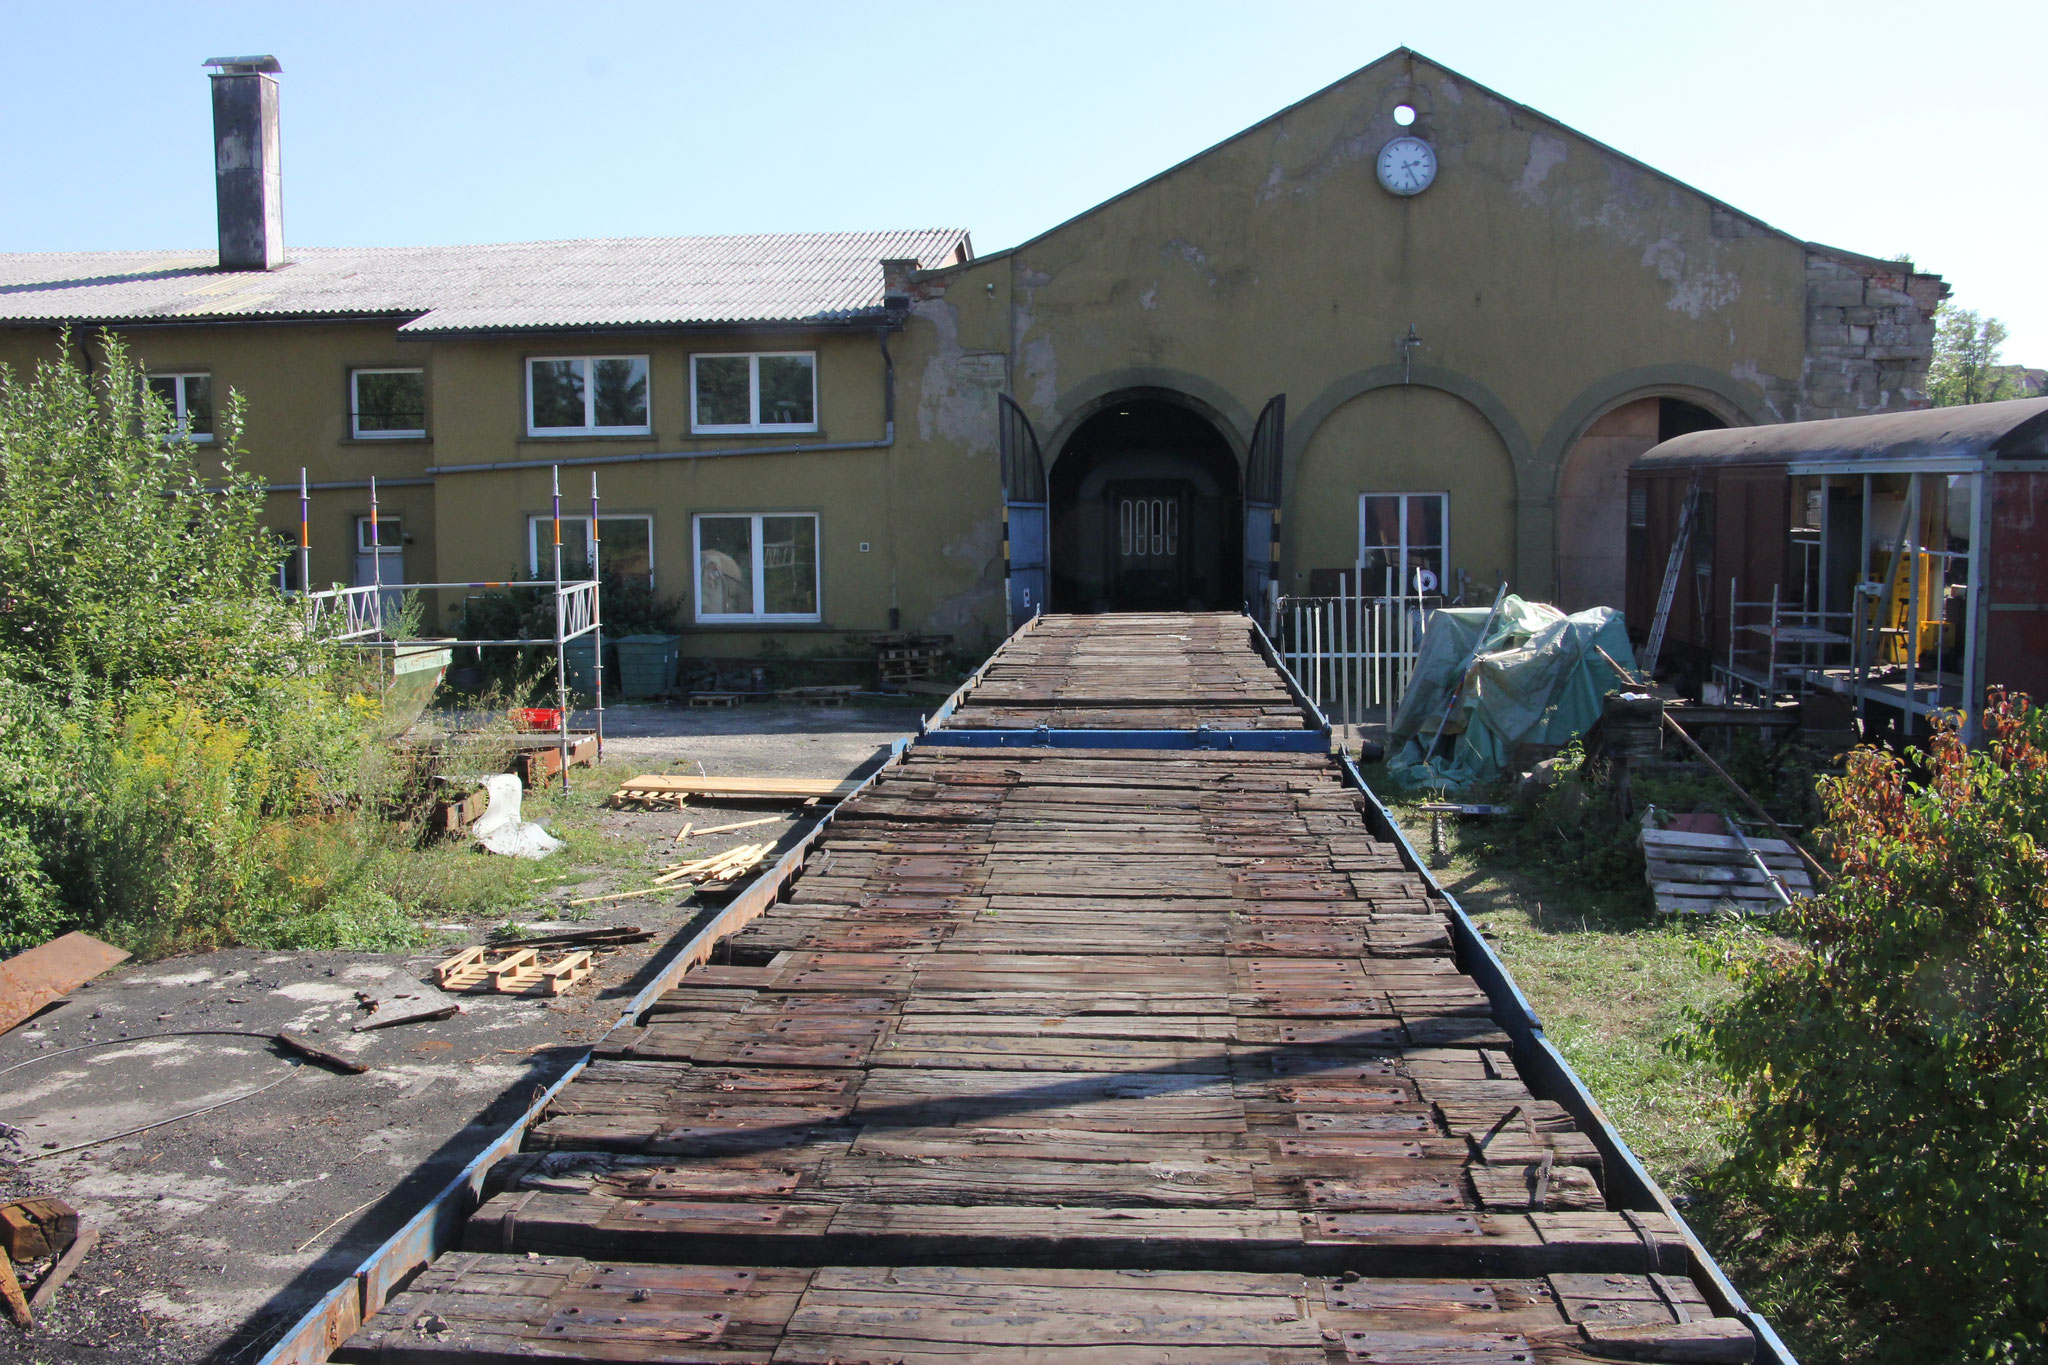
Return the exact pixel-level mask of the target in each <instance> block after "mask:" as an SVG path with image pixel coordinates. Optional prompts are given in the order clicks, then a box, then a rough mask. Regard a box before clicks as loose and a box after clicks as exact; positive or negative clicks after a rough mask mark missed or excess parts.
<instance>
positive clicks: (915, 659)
mask: <svg viewBox="0 0 2048 1365" xmlns="http://www.w3.org/2000/svg"><path fill="white" fill-rule="evenodd" d="M873 643H874V646H875V666H876V669H877V671H878V672H879V674H880V676H881V681H882V684H883V685H884V686H890V685H892V684H893V685H900V684H902V683H908V682H923V681H925V680H927V679H930V678H934V677H936V676H938V672H939V662H940V660H942V659H943V658H945V655H946V649H947V647H948V646H950V645H951V644H952V643H953V637H952V636H950V635H877V636H875V637H873Z"/></svg>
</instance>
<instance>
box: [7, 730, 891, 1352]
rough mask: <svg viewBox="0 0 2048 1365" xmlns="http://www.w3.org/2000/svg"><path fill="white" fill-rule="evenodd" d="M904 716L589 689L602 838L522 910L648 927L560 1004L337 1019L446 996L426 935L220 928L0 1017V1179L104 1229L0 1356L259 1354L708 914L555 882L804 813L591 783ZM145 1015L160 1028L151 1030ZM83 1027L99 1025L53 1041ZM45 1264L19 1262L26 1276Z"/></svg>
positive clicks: (714, 765)
mask: <svg viewBox="0 0 2048 1365" xmlns="http://www.w3.org/2000/svg"><path fill="white" fill-rule="evenodd" d="M917 714H918V713H917V710H916V709H915V708H912V707H905V706H893V705H881V706H859V705H849V706H845V707H839V708H820V707H810V706H797V705H788V704H781V703H765V704H749V705H745V706H740V707H735V708H731V709H689V710H683V709H677V708H671V707H662V706H621V707H615V708H611V709H609V710H607V712H606V729H607V732H608V736H609V739H608V742H607V745H606V762H605V764H604V766H603V767H602V768H601V769H599V770H597V771H596V772H591V771H589V770H583V769H579V770H576V771H574V772H573V773H572V774H571V776H572V781H573V783H574V785H575V788H576V793H575V794H574V795H573V796H572V797H571V798H570V800H571V803H572V805H573V806H574V807H575V808H576V809H577V811H578V816H577V818H579V819H582V820H585V821H587V822H590V823H594V825H595V827H596V829H597V830H598V831H599V832H600V834H601V836H602V837H603V838H604V839H605V840H606V841H607V845H610V841H612V840H616V841H617V843H616V846H611V847H607V849H606V853H607V856H605V857H603V858H599V859H594V860H586V861H585V863H584V864H583V865H582V866H581V867H580V868H578V869H577V871H578V873H579V874H581V875H578V876H577V877H576V878H575V879H574V880H573V881H572V882H570V883H568V884H566V885H563V886H559V887H555V888H552V889H550V890H549V891H547V892H546V893H545V899H543V900H541V901H539V902H538V903H537V904H536V905H535V906H534V908H533V910H532V912H531V916H530V920H523V921H522V922H534V923H541V924H552V923H557V922H564V917H567V916H571V915H576V914H578V913H583V914H586V915H588V916H589V917H588V918H587V919H585V920H583V921H582V923H583V924H585V925H586V926H587V925H599V924H636V925H640V926H643V927H646V928H650V929H653V930H654V931H655V937H654V938H653V940H651V941H650V942H648V943H644V944H639V945H634V946H632V947H629V948H625V949H622V950H619V951H617V952H614V953H611V954H607V955H605V956H604V957H603V958H601V959H600V961H599V966H598V971H597V972H596V974H595V975H594V976H593V977H592V978H591V980H589V981H587V982H585V983H583V984H582V985H580V986H578V987H577V988H575V989H574V990H572V991H570V992H569V993H568V994H566V995H564V996H562V997H561V998H559V999H554V1000H543V999H528V998H520V997H506V996H465V997H462V1003H463V1006H464V1013H463V1014H461V1015H458V1016H456V1017H455V1018H453V1019H449V1020H445V1021H441V1022H436V1023H429V1024H415V1025H406V1026H403V1027H400V1028H395V1029H389V1030H380V1031H376V1032H371V1033H360V1034H359V1033H353V1032H351V1029H352V1026H353V1025H354V1024H355V1023H356V1022H360V1021H361V1020H363V1019H365V1018H368V1017H371V1016H370V1013H369V1011H368V1009H367V1004H366V1002H368V1001H376V1002H378V1010H379V1012H381V1013H383V1014H384V1015H385V1016H386V1017H392V1016H395V1015H399V1014H404V1013H409V1012H412V1011H413V1010H416V1009H420V1008H424V1007H427V1006H429V1005H433V1004H439V1003H444V1002H445V1000H446V999H447V997H444V996H442V995H441V993H440V992H439V991H438V990H437V989H436V988H435V987H433V986H432V985H431V984H429V982H430V976H429V972H430V969H431V968H432V966H433V964H434V962H436V961H438V960H439V959H440V958H441V957H442V956H444V955H445V953H446V951H447V950H446V949H441V950H436V951H424V952H421V953H419V954H417V955H411V956H406V955H395V954H375V953H332V952H323V953H283V952H271V951H259V950H249V949H237V950H230V951H225V952H218V953H210V954H205V955H201V956H194V957H185V958H174V959H167V960H164V961H159V962H153V963H148V964H144V965H141V966H128V967H124V968H122V969H119V970H117V971H115V972H113V973H110V974H109V975H107V976H104V977H102V978H101V979H100V980H98V981H96V982H93V983H91V984H89V985H88V986H85V987H83V988H81V989H80V990H78V991H76V992H74V993H73V995H72V996H71V998H70V999H69V1000H68V1001H67V1002H65V1003H64V1004H62V1005H60V1006H58V1007H55V1008H53V1009H51V1010H49V1011H46V1012H45V1013H44V1014H42V1015H40V1016H39V1017H37V1018H36V1019H34V1020H32V1021H30V1022H29V1023H27V1024H24V1025H23V1026H21V1027H20V1028H17V1029H15V1030H14V1031H13V1032H11V1033H9V1034H7V1035H6V1036H5V1037H0V1067H6V1066H11V1065H14V1064H16V1063H20V1062H24V1061H29V1060H30V1059H32V1058H41V1059H42V1060H39V1061H36V1062H35V1063H34V1064H32V1065H29V1066H25V1067H23V1068H22V1069H21V1070H18V1071H15V1072H13V1073H11V1074H9V1075H6V1076H4V1077H0V1120H4V1121H5V1122H6V1123H7V1124H9V1125H11V1127H12V1130H13V1133H14V1135H13V1136H6V1135H5V1134H6V1133H7V1131H8V1130H0V1163H4V1164H0V1199H16V1198H23V1197H27V1196H30V1195H55V1196H58V1197H60V1198H63V1199H66V1200H68V1201H70V1202H71V1203H72V1204H73V1205H74V1206H75V1207H76V1208H77V1209H78V1210H79V1212H80V1214H81V1215H82V1217H83V1219H84V1220H85V1221H86V1222H88V1223H90V1224H92V1225H95V1226H97V1227H99V1228H100V1229H101V1241H100V1244H99V1246H98V1247H97V1248H96V1249H95V1250H94V1251H93V1252H92V1254H91V1255H90V1256H88V1257H87V1258H86V1260H85V1262H84V1264H83V1265H82V1266H81V1267H80V1269H79V1271H78V1273H77V1274H76V1275H75V1276H74V1277H73V1278H72V1279H71V1280H70V1281H69V1282H68V1283H67V1284H66V1285H65V1287H64V1288H63V1289H62V1290H61V1291H60V1292H59V1294H58V1295H57V1297H56V1299H55V1301H54V1302H53V1303H52V1304H51V1305H50V1307H49V1309H48V1311H47V1312H46V1313H45V1314H44V1315H43V1317H42V1319H41V1321H40V1322H39V1323H38V1325H37V1327H36V1329H35V1330H34V1331H33V1332H31V1333H22V1332H18V1331H16V1330H14V1329H13V1328H11V1327H8V1326H5V1325H0V1362H13V1361H35V1362H53V1363H54V1362H94V1363H95V1365H129V1363H130V1362H133V1363H134V1365H142V1363H143V1362H152V1363H154V1362H165V1363H166V1365H182V1363H183V1362H199V1361H210V1362H219V1363H220V1365H244V1363H245V1362H248V1361H253V1360H255V1359H256V1358H258V1357H259V1356H260V1355H261V1354H262V1352H263V1350H264V1349H265V1348H266V1347H267V1346H268V1344H269V1342H270V1340H271V1339H273V1338H274V1336H275V1334H276V1332H277V1331H279V1330H281V1329H282V1328H283V1327H284V1326H287V1325H289V1324H290V1323H291V1322H292V1321H295V1320H296V1319H297V1318H298V1317H299V1316H300V1315H301V1314H302V1313H303V1312H304V1311H305V1309H306V1308H307V1307H308V1306H309V1305H310V1304H311V1303H312V1301H313V1300H314V1299H316V1298H318V1297H319V1296H320V1295H321V1294H322V1293H324V1292H326V1291H327V1290H328V1289H329V1288H331V1287H332V1286H333V1285H335V1284H336V1283H338V1282H340V1280H341V1279H342V1278H344V1277H345V1276H346V1275H347V1274H348V1273H349V1272H350V1271H352V1270H353V1269H354V1268H355V1267H356V1266H357V1265H358V1264H360V1263H361V1261H362V1260H363V1258H364V1257H365V1256H366V1255H368V1254H369V1253H370V1252H371V1251H373V1250H374V1249H375V1248H376V1247H377V1245H378V1244H380V1243H381V1242H382V1241H383V1240H384V1239H385V1238H387V1237H388V1236H390V1234H391V1233H392V1232H394V1231H396V1230H397V1228H398V1227H399V1226H400V1225H401V1224H403V1223H404V1222H405V1220H406V1219H407V1218H409V1217H411V1216H412V1214H414V1213H415V1212H417V1211H418V1210H419V1209H420V1208H421V1207H422V1206H423V1205H424V1204H425V1203H426V1201H427V1200H428V1199H430V1198H431V1197H432V1196H433V1195H434V1194H435V1193H436V1192H438V1191H439V1190H440V1189H441V1188H442V1187H443V1186H445V1185H446V1184H447V1183H448V1181H449V1180H450V1179H452V1178H453V1177H454V1175H455V1173H456V1172H458V1171H459V1170H460V1169H461V1168H462V1167H463V1166H464V1165H465V1164H467V1162H468V1161H469V1160H470V1159H471V1158H472V1157H473V1156H474V1155H475V1154H476V1153H477V1152H478V1151H479V1150H481V1149H482V1148H483V1147H484V1146H485V1145H487V1144H488V1143H489V1141H490V1140H491V1139H492V1138H493V1137H495V1136H496V1135H497V1134H498V1133H499V1132H501V1131H503V1129H504V1127H505V1126H506V1125H507V1124H508V1123H510V1122H511V1121H512V1119H513V1118H514V1117H516V1116H517V1114H518V1113H519V1112H520V1111H521V1110H522V1109H524V1108H525V1107H526V1105H527V1104H529V1103H530V1102H531V1100H532V1098H533V1096H534V1094H535V1093H536V1092H537V1091H538V1090H540V1089H543V1088H545V1087H546V1086H547V1085H548V1084H549V1083H550V1082H551V1081H552V1080H554V1079H555V1078H556V1077H558V1076H560V1075H561V1073H562V1072H563V1071H564V1070H565V1069H566V1068H567V1067H568V1066H569V1065H571V1064H572V1063H573V1061H574V1060H575V1059H576V1057H578V1056H579V1055H581V1051H582V1049H583V1048H584V1047H586V1046H588V1045H589V1044H590V1043H592V1042H593V1041H595V1040H596V1039H597V1038H599V1037H601V1036H602V1035H603V1034H604V1033H605V1032H606V1031H607V1030H608V1029H609V1028H610V1027H611V1026H612V1024H613V1023H614V1022H615V1021H616V1020H617V1018H618V1016H619V1013H620V1010H621V1008H622V1007H623V1004H624V1002H625V1000H627V999H628V998H630V996H631V995H632V994H633V993H634V992H635V991H637V990H638V988H639V986H640V984H641V983H642V982H644V981H645V980H646V979H647V978H648V976H649V975H650V974H651V972H652V971H653V970H654V967H655V965H656V963H657V962H658V961H659V960H660V959H661V958H662V957H665V956H666V953H667V951H668V950H669V949H671V948H673V947H674V946H676V945H678V944H679V943H681V942H683V941H685V940H686V939H687V938H688V937H689V935H690V934H691V933H692V932H693V927H694V925H695V924H696V923H697V922H698V921H699V920H700V919H701V918H702V917H703V916H704V914H705V913H706V907H704V906H703V905H701V904H699V903H696V902H694V901H692V900H690V899H689V898H688V897H686V896H684V895H682V894H681V893H680V892H672V893H669V894H667V895H665V896H663V897H661V898H658V899H646V900H627V901H621V902H615V903H608V904H602V905H597V906H592V907H588V908H587V910H583V911H580V912H579V910H578V909H577V908H575V907H569V906H567V905H566V904H565V902H566V901H568V900H570V899H573V898H576V897H579V896H588V895H594V894H600V893H602V892H604V891H608V890H611V889H615V888H616V889H627V888H631V887H634V886H636V885H639V884H641V883H642V879H643V878H644V875H645V871H646V870H647V869H651V868H653V867H655V866H658V865H660V864H661V863H663V862H665V861H672V860H673V855H672V848H673V840H674V836H675V833H676V831H677V830H679V829H680V828H681V827H682V825H683V823H684V822H685V821H686V820H688V821H693V822H695V823H696V824H697V825H699V826H700V827H702V826H710V825H715V824H722V823H725V822H727V821H732V820H744V819H748V818H750V817H753V816H758V815H766V814H778V815H784V816H785V817H786V818H784V819H782V820H781V821H779V822H778V823H776V824H773V825H763V826H760V827H758V828H757V829H748V830H742V831H736V832H734V833H733V834H732V835H729V836H723V837H720V838H717V839H714V840H713V841H711V842H709V843H707V844H704V845H701V846H700V845H698V844H696V843H694V842H693V843H692V844H691V846H690V847H691V852H692V853H697V852H698V851H699V849H700V847H701V849H702V851H703V852H706V853H710V852H717V851H719V850H721V849H723V848H727V847H731V846H733V845H734V844H737V843H742V842H759V841H762V840H766V839H769V838H775V839H776V840H778V851H779V849H780V848H781V847H786V846H787V845H788V844H789V843H791V842H794V840H795V839H796V838H798V837H800V835H801V833H802V831H803V830H804V829H805V828H808V826H809V825H810V824H811V823H813V822H814V820H815V814H814V813H813V814H809V815H803V816H800V817H799V816H791V815H789V814H788V812H787V811H786V810H784V809H781V808H774V807H763V806H740V805H717V806H712V805H704V806H693V807H692V808H691V810H690V811H689V812H687V813H678V812H660V813H642V812H633V811H612V810H601V811H600V810H599V809H598V803H599V802H600V801H601V799H602V797H603V795H604V793H606V792H608V791H609V790H610V789H611V787H612V786H613V785H615V784H616V783H618V782H619V781H622V780H623V779H625V778H628V777H631V776H633V775H635V774H636V773H642V772H672V773H673V772H685V771H691V772H693V771H695V770H696V766H697V764H699V763H701V764H703V767H704V771H705V772H707V773H709V774H711V775H713V776H806V777H830V778H841V777H845V776H848V775H850V774H854V773H864V772H866V771H868V770H871V769H872V768H873V767H874V766H877V765H878V764H879V763H880V762H881V761H882V760H883V759H884V758H886V756H887V754H888V751H889V746H890V743H891V741H892V740H894V739H895V738H897V737H899V736H901V735H903V734H904V733H906V732H909V731H912V730H915V728H916V723H917ZM584 719H587V718H584ZM558 856H559V855H558ZM547 866H548V864H545V863H541V864H536V867H537V868H546V867H547ZM593 912H594V913H593ZM486 928H488V926H486V925H481V924H477V925H468V926H462V934H461V941H467V942H475V941H479V939H480V937H481V934H482V932H483V931H484V930H485V929H486ZM281 1028H289V1029H293V1030H295V1031H299V1032H302V1033H305V1034H307V1035H308V1036H309V1037H312V1038H313V1039H314V1040H315V1041H317V1042H320V1043H321V1044H322V1045H323V1046H328V1047H331V1048H333V1049H334V1050H335V1051H338V1052H342V1053H345V1054H348V1055H350V1056H352V1057H355V1058H357V1059H358V1060H361V1061H364V1062H367V1063H369V1064H370V1066H371V1067H372V1068H373V1069H372V1070H371V1071H370V1072H369V1073H367V1074H364V1075H346V1074H341V1073H338V1072H334V1071H331V1070H328V1069H326V1068H324V1067H320V1066H317V1065H311V1064H309V1065H304V1066H298V1067H294V1066H293V1065H292V1064H291V1062H290V1061H289V1060H288V1059H287V1056H286V1055H285V1054H283V1053H281V1052H279V1051H278V1050H277V1049H276V1048H275V1046H274V1045H272V1044H269V1043H268V1042H266V1041H265V1039H266V1038H267V1036H268V1035H270V1034H272V1033H274V1032H276V1031H277V1030H278V1029H281ZM189 1030H230V1031H232V1030H244V1031H247V1032H252V1033H256V1034H260V1035H264V1036H263V1037H242V1036H222V1035H207V1036H190V1035H189V1034H188V1033H187V1031H189ZM165 1034H175V1035H181V1036H170V1037H166V1036H152V1035H165ZM88 1043H95V1044H107V1045H106V1046H98V1047H93V1048H90V1049H89V1050H85V1051H80V1052H76V1053H72V1054H70V1055H67V1056H64V1057H61V1058H60V1057H56V1056H54V1055H53V1054H55V1053H57V1052H58V1051H60V1050H62V1049H65V1048H73V1047H81V1046H83V1045H85V1044H88ZM272 1082H276V1085H275V1088H272V1089H269V1090H266V1091H264V1092H263V1093H262V1094H260V1095H251V1096H250V1097H249V1098H246V1099H236V1098H235V1097H236V1096H240V1095H247V1094H249V1092H251V1091H253V1090H255V1089H256V1088H257V1087H259V1086H264V1085H267V1084H270V1083H272ZM223 1100H226V1101H231V1102H230V1103H228V1104H227V1105H226V1107H224V1108H221V1109H219V1110H217V1111H215V1112H213V1113H209V1114H205V1115H202V1116H198V1117H194V1118H190V1119H186V1120H184V1121H182V1122H178V1123H174V1124H171V1125H168V1126H166V1127H163V1128H158V1129H154V1130H152V1131H149V1132H145V1133H140V1134H137V1135H135V1136H133V1137H128V1138H123V1139H121V1140H119V1141H116V1142H109V1143H103V1144H100V1145H96V1146H92V1147H89V1148H87V1149H85V1150H83V1151H79V1152H75V1153H64V1152H60V1151H58V1150H57V1149H60V1148H63V1147H67V1146H69V1145H70V1144H72V1143H74V1142H81V1141H84V1140H87V1139H90V1138H97V1137H102V1136H105V1135H107V1134H110V1133H117V1132H121V1131H122V1130H124V1129H128V1128H132V1127H136V1126H138V1125H141V1124H145V1123H150V1122H153V1121H155V1120H157V1119H161V1118H165V1117H169V1116H170V1115H173V1114H177V1113H180V1112H183V1111H186V1110H190V1109H194V1108H199V1107H202V1106H205V1105H210V1104H215V1103H219V1102H221V1101H223ZM45 1154H47V1155H45ZM40 1270H41V1267H40V1266H34V1265H31V1266H27V1267H23V1273H24V1279H25V1280H26V1282H27V1283H28V1284H30V1285H31V1286H32V1285H33V1283H34V1278H35V1276H36V1275H37V1274H39V1273H40Z"/></svg>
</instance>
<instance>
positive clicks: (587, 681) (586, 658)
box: [546, 635, 619, 706]
mask: <svg viewBox="0 0 2048 1365" xmlns="http://www.w3.org/2000/svg"><path fill="white" fill-rule="evenodd" d="M547 662H548V664H549V668H548V673H549V675H550V676H549V679H548V682H549V687H548V694H549V696H550V697H552V696H553V693H554V688H553V682H554V678H553V676H552V675H553V673H554V668H553V666H552V665H553V664H554V662H555V661H554V659H553V658H549V659H548V661H547ZM562 662H563V664H564V666H565V668H566V670H567V672H568V675H569V690H570V691H571V692H573V693H576V694H577V695H579V696H582V697H586V698H589V697H595V696H596V695H597V650H596V649H595V648H594V647H593V645H592V642H591V637H590V636H588V635H584V636H580V637H579V638H577V639H574V640H571V641H569V642H568V643H567V644H565V645H563V646H562ZM618 669H619V647H618V645H617V644H616V643H615V642H613V641H611V640H606V641H605V642H604V677H605V682H606V683H607V684H609V685H610V686H611V688H612V690H613V691H617V690H618V686H619V675H618ZM546 704H547V705H550V706H552V705H553V704H554V703H553V701H552V700H550V701H548V702H547V703H546Z"/></svg>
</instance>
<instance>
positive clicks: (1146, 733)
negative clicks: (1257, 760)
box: [918, 726, 1330, 754]
mask: <svg viewBox="0 0 2048 1365" xmlns="http://www.w3.org/2000/svg"><path fill="white" fill-rule="evenodd" d="M918 743H920V744H929V745H933V746H936V747H940V748H953V749H1238V750H1242V751H1244V752H1248V753H1268V754H1275V753H1278V754H1323V753H1328V752H1329V751H1330V736H1329V735H1328V734H1327V733H1325V732H1324V731H1321V730H1211V729H1209V728H1207V727H1206V726H1205V727H1202V728H1200V729H1195V730H1054V729H1051V728H1050V727H1041V728H1039V729H1036V730H932V731H930V732H928V733H926V734H925V735H923V736H922V737H920V738H919V740H918Z"/></svg>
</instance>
